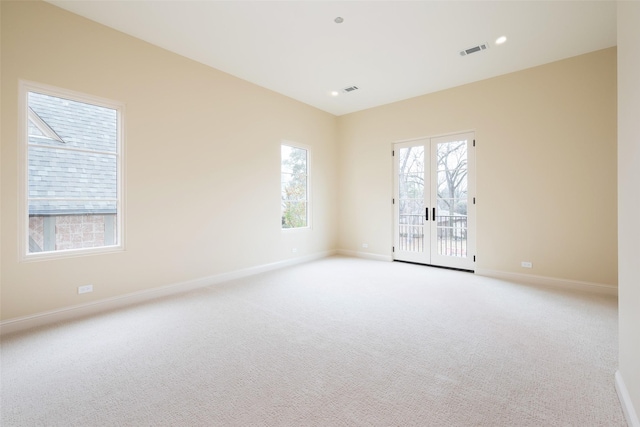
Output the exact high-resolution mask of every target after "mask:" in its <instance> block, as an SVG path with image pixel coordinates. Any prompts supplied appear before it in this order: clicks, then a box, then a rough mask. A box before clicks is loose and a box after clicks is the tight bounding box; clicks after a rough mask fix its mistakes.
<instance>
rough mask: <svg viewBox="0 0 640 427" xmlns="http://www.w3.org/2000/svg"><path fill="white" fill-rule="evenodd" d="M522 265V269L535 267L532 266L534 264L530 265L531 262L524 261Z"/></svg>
mask: <svg viewBox="0 0 640 427" xmlns="http://www.w3.org/2000/svg"><path fill="white" fill-rule="evenodd" d="M520 265H521V266H522V267H524V268H531V267H533V264H532V263H530V262H529V261H522V262H521V263H520Z"/></svg>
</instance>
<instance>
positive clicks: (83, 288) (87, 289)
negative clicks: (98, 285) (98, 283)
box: [78, 285, 93, 294]
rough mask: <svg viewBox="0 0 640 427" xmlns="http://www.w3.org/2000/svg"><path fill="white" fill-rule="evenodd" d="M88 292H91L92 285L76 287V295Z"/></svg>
mask: <svg viewBox="0 0 640 427" xmlns="http://www.w3.org/2000/svg"><path fill="white" fill-rule="evenodd" d="M88 292H93V285H83V286H78V293H79V294H86V293H88Z"/></svg>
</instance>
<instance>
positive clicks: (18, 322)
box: [0, 251, 336, 335]
mask: <svg viewBox="0 0 640 427" xmlns="http://www.w3.org/2000/svg"><path fill="white" fill-rule="evenodd" d="M335 254H336V251H325V252H318V253H315V254H311V255H306V256H301V257H296V258H290V259H286V260H283V261H278V262H274V263H270V264H263V265H257V266H255V267H249V268H245V269H242V270H236V271H230V272H228V273H222V274H216V275H213V276H208V277H201V278H198V279H193V280H187V281H185V282H181V283H175V284H172V285H166V286H161V287H158V288H153V289H148V290H144V291H138V292H132V293H129V294H125V295H120V296H117V297H112V298H105V299H102V300H98V301H93V302H90V303H86V304H78V305H72V306H69V307H65V308H61V309H58V310H51V311H46V312H42V313H37V314H33V315H30V316H24V317H16V318H13V319H7V320H4V321H2V322H0V335H4V334H9V333H11V332H17V331H22V330H25V329H30V328H34V327H37V326H42V325H47V324H51V323H56V322H62V321H66V320H71V319H75V318H79V317H84V316H89V315H92V314H96V313H100V312H104V311H107V310H113V309H116V308H121V307H125V306H128V305H132V304H137V303H141V302H145V301H150V300H153V299H156V298H160V297H164V296H168V295H174V294H178V293H182V292H187V291H191V290H194V289H198V288H203V287H206V286H211V285H217V284H219V283H223V282H228V281H230V280H235V279H241V278H243V277H248V276H253V275H255V274H260V273H265V272H267V271H271V270H277V269H279V268H284V267H289V266H292V265H296V264H302V263H305V262H309V261H313V260H317V259H320V258H325V257H328V256H331V255H335Z"/></svg>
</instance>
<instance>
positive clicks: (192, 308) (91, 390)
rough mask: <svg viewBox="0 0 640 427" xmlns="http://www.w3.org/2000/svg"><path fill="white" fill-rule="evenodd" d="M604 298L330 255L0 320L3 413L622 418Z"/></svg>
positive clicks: (227, 421) (299, 421) (104, 421)
mask: <svg viewBox="0 0 640 427" xmlns="http://www.w3.org/2000/svg"><path fill="white" fill-rule="evenodd" d="M616 306H617V303H616V300H615V299H614V298H611V297H603V296H594V295H590V294H582V293H570V292H565V291H559V290H553V289H545V288H535V287H527V286H523V285H516V284H512V283H508V282H503V281H498V280H493V279H488V278H483V277H478V276H474V275H473V274H469V273H461V272H454V271H448V270H442V269H435V268H429V267H422V266H416V265H410V264H402V263H388V262H377V261H368V260H360V259H351V258H341V257H335V258H328V259H323V260H320V261H317V262H312V263H309V264H305V265H300V266H296V267H292V268H287V269H283V270H279V271H275V272H271V273H267V274H263V275H259V276H254V277H251V278H247V279H242V280H237V281H234V282H229V283H226V284H224V285H218V286H215V287H211V288H206V289H201V290H198V291H194V292H191V293H188V294H183V295H180V296H177V297H173V298H166V299H162V300H157V301H155V302H153V303H149V304H144V305H139V306H136V307H132V308H129V309H123V310H118V311H115V312H111V313H107V314H104V315H100V316H96V317H92V318H88V319H84V320H80V321H75V322H69V323H65V324H60V325H54V326H52V327H47V328H40V329H36V330H32V331H28V332H24V333H18V334H14V335H8V336H5V337H4V339H3V341H2V359H1V372H0V373H1V391H2V397H1V399H2V400H1V404H2V406H1V417H2V418H1V420H0V421H1V424H2V426H169V425H173V426H580V427H584V426H624V425H625V422H624V417H623V414H622V411H621V409H620V404H619V402H618V399H617V396H616V392H615V388H614V372H615V369H616V366H617V359H616V357H617V356H616V355H617V309H616Z"/></svg>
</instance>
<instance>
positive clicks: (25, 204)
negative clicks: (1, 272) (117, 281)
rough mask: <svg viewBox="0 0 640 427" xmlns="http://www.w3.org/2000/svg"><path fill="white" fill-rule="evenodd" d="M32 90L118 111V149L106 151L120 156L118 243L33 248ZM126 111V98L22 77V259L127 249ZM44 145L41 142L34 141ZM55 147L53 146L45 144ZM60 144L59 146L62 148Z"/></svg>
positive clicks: (117, 158) (20, 240) (111, 154)
mask: <svg viewBox="0 0 640 427" xmlns="http://www.w3.org/2000/svg"><path fill="white" fill-rule="evenodd" d="M29 92H35V93H40V94H44V95H49V96H54V97H57V98H62V99H68V100H70V101H75V102H82V103H85V104H91V105H95V106H99V107H104V108H109V109H112V110H115V112H116V124H117V139H116V152H115V153H110V152H109V153H104V154H106V155H110V156H114V157H115V158H116V165H117V166H116V173H117V177H116V185H117V189H116V191H117V200H116V243H117V244H116V245H113V246H101V247H97V248H77V249H69V250H59V251H47V252H35V253H30V252H29V197H28V194H29V166H28V147H29V145H30V144H29V135H28V127H29V126H28V121H29V102H28V99H27V98H28V94H29ZM124 114H125V105H124V103H122V102H119V101H114V100H110V99H106V98H101V97H98V96H93V95H88V94H85V93H81V92H75V91H72V90H68V89H63V88H59V87H55V86H50V85H46V84H42V83H37V82H33V81H28V80H19V81H18V122H19V126H18V139H19V141H20V143H19V144H18V145H19V148H18V227H19V230H18V242H17V248H18V260H19V262H33V261H41V260H52V259H61V258H68V257H77V256H86V255H96V254H107V253H113V252H122V251H124V250H125V241H124V240H125V216H126V212H125V208H126V204H125V186H124V181H125V178H126V177H125V155H124V148H125V144H124V137H125V135H124ZM34 146H40V145H34ZM45 147H46V148H51V147H50V146H45ZM58 148H59V149H65V150H73V151H85V152H88V153H96V154H97V153H99V152H96V151H93V150H82V149H74V148H69V147H58ZM58 148H56V149H58Z"/></svg>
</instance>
